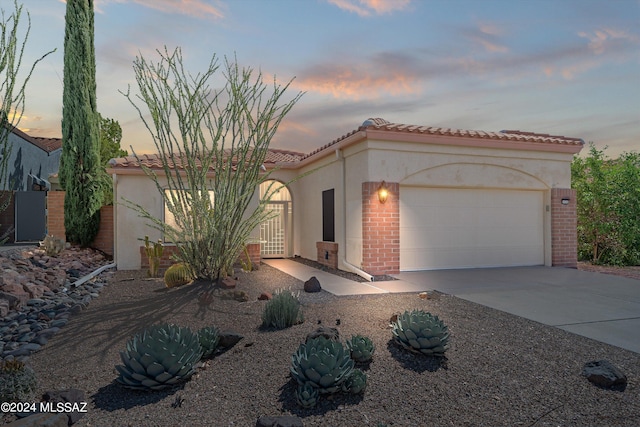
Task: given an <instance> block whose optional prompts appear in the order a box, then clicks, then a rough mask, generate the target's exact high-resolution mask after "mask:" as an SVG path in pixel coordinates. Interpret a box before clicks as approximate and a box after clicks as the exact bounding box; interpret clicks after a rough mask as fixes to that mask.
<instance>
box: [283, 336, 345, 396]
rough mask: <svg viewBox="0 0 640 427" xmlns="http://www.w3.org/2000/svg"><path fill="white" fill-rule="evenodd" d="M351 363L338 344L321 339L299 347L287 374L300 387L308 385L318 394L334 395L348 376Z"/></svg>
mask: <svg viewBox="0 0 640 427" xmlns="http://www.w3.org/2000/svg"><path fill="white" fill-rule="evenodd" d="M353 366H354V362H353V360H352V359H351V357H349V353H348V352H347V351H346V350H345V348H344V346H343V345H342V343H340V342H336V341H332V340H329V339H327V338H325V337H318V338H313V339H311V340H309V341H307V342H306V343H304V344H300V347H298V350H297V351H296V352H295V353H294V354H293V355H292V356H291V368H290V370H291V375H292V376H293V378H295V380H296V381H297V382H298V384H300V385H304V384H305V383H307V382H308V383H309V384H310V385H311V386H312V387H314V388H317V389H318V392H319V393H320V394H325V393H335V392H337V391H338V390H340V387H341V385H342V383H343V382H344V381H345V380H346V379H347V378H348V377H349V375H351V372H352V371H353Z"/></svg>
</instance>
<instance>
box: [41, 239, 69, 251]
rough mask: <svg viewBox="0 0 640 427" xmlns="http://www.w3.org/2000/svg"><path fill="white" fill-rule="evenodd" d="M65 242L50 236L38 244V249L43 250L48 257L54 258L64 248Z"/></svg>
mask: <svg viewBox="0 0 640 427" xmlns="http://www.w3.org/2000/svg"><path fill="white" fill-rule="evenodd" d="M66 245H67V244H66V242H65V241H64V240H63V239H58V238H57V237H53V236H52V235H48V236H46V237H45V238H44V239H43V240H42V242H40V247H41V248H42V249H44V252H45V253H46V254H47V255H48V256H56V255H58V254H60V252H62V251H63V250H64V248H65V247H66Z"/></svg>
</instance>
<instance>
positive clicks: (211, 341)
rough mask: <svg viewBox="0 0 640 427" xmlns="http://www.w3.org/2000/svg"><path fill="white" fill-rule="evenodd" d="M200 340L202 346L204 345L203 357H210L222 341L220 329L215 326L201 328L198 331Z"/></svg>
mask: <svg viewBox="0 0 640 427" xmlns="http://www.w3.org/2000/svg"><path fill="white" fill-rule="evenodd" d="M198 340H199V341H200V347H202V358H203V359H208V358H210V357H211V355H213V352H214V351H215V350H216V348H217V347H218V342H219V341H220V337H219V336H218V329H217V328H214V327H213V326H206V327H204V328H202V329H200V330H199V331H198Z"/></svg>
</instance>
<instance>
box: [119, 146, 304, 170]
mask: <svg viewBox="0 0 640 427" xmlns="http://www.w3.org/2000/svg"><path fill="white" fill-rule="evenodd" d="M138 157H139V158H140V163H141V164H142V165H144V166H146V167H148V168H150V169H162V168H163V166H162V161H161V160H160V155H159V154H142V155H139V156H138ZM302 157H304V154H302V153H297V152H295V151H288V150H277V149H269V152H268V153H267V157H266V159H265V162H264V163H265V165H274V164H276V163H280V162H287V163H295V162H297V161H299V160H300V159H301V158H302ZM140 163H138V159H136V157H135V156H127V157H120V158H116V159H111V160H110V161H109V165H110V166H111V167H112V168H114V169H115V168H136V169H137V168H139V167H140ZM234 164H235V162H234ZM185 165H186V162H182V161H180V160H179V159H178V161H176V164H175V165H174V168H175V167H177V168H178V169H184V167H185ZM200 165H201V163H200V160H196V166H198V167H199V166H200ZM211 169H212V170H213V168H211Z"/></svg>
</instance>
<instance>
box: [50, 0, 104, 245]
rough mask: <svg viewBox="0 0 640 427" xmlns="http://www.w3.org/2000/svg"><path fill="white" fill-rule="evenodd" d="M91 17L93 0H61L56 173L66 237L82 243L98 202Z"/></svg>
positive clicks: (96, 218) (95, 224)
mask: <svg viewBox="0 0 640 427" xmlns="http://www.w3.org/2000/svg"><path fill="white" fill-rule="evenodd" d="M93 20H94V14H93V0H67V11H66V16H65V34H64V90H63V94H62V157H61V159H60V171H59V177H60V184H61V185H62V188H64V190H65V191H66V195H65V200H64V226H65V229H66V237H67V241H69V242H71V243H79V244H81V245H82V246H87V245H89V244H90V243H91V242H92V241H93V240H94V238H95V236H96V234H97V233H98V229H99V226H100V207H101V204H102V191H101V187H100V177H99V168H100V130H99V119H98V112H97V108H96V61H95V48H94V42H93V38H94V36H93V34H94V24H93Z"/></svg>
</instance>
